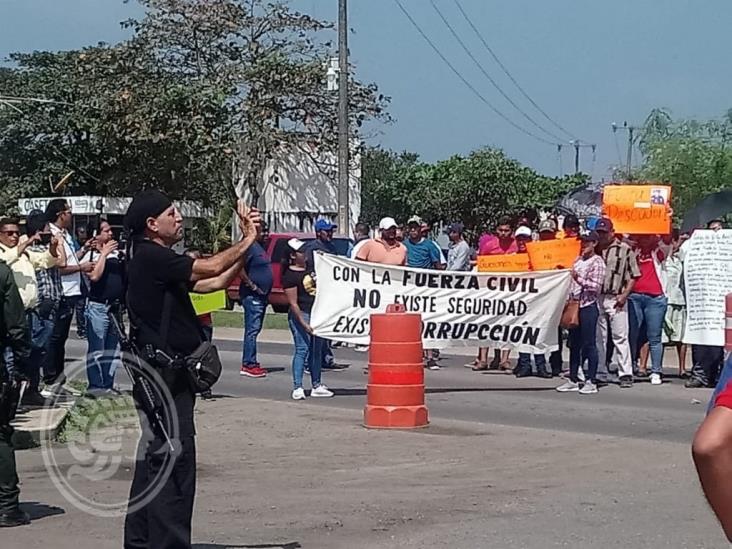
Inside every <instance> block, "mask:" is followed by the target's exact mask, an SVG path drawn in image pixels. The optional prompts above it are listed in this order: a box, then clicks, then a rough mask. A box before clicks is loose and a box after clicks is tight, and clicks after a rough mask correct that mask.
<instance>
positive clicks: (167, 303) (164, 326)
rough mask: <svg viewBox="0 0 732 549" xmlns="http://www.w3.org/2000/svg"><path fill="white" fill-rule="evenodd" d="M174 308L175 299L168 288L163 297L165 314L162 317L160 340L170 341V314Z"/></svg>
mask: <svg viewBox="0 0 732 549" xmlns="http://www.w3.org/2000/svg"><path fill="white" fill-rule="evenodd" d="M172 309H173V301H172V298H171V296H170V292H169V291H168V289H167V288H166V289H165V296H164V297H163V314H162V315H161V317H160V340H161V341H164V342H165V341H168V332H169V331H170V315H171V312H172Z"/></svg>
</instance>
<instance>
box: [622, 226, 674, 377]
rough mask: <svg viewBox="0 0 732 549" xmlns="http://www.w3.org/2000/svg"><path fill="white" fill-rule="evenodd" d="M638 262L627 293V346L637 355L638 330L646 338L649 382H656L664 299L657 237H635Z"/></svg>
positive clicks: (660, 361) (660, 364)
mask: <svg viewBox="0 0 732 549" xmlns="http://www.w3.org/2000/svg"><path fill="white" fill-rule="evenodd" d="M636 254H637V257H638V266H639V267H640V272H641V276H640V278H639V279H637V280H636V281H635V286H633V292H632V293H631V294H630V296H628V303H630V315H629V316H630V346H631V355H632V356H633V357H634V359H635V358H636V357H637V356H638V344H639V342H640V340H641V336H642V335H643V334H642V333H641V330H643V332H644V333H645V335H646V337H647V339H648V346H649V348H650V355H651V384H652V385H660V384H661V383H662V379H661V376H662V374H663V344H662V343H661V330H663V319H664V318H665V316H666V307H667V304H668V300H667V299H666V293H665V285H666V284H665V279H664V273H663V269H662V267H661V264H662V263H663V260H664V259H665V257H664V255H663V252H662V251H661V250H660V248H659V247H658V237H657V236H655V235H641V236H639V237H638V250H637V252H636Z"/></svg>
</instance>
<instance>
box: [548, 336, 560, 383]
mask: <svg viewBox="0 0 732 549" xmlns="http://www.w3.org/2000/svg"><path fill="white" fill-rule="evenodd" d="M558 332H559V333H558V335H557V342H558V343H559V348H558V349H557V350H556V351H554V352H552V354H550V355H549V366H550V367H551V369H552V375H553V376H558V375H559V374H561V373H562V328H559V330H558Z"/></svg>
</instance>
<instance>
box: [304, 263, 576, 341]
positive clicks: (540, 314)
mask: <svg viewBox="0 0 732 549" xmlns="http://www.w3.org/2000/svg"><path fill="white" fill-rule="evenodd" d="M315 272H316V277H317V285H318V290H317V295H316V298H315V304H314V306H313V310H312V314H311V318H310V324H311V326H312V327H313V330H314V332H315V334H316V335H318V336H321V337H324V338H327V339H332V340H336V341H345V342H348V343H355V344H359V345H367V344H368V343H369V333H370V326H369V322H370V318H371V314H373V313H383V312H385V311H386V307H387V305H389V304H391V303H401V304H403V305H404V306H405V307H406V309H407V312H415V313H420V314H421V315H422V339H423V342H424V344H425V346H426V347H427V348H440V347H449V346H464V345H471V346H478V345H483V346H486V347H493V348H506V349H509V348H518V349H520V350H521V351H526V352H532V353H544V352H548V351H553V350H555V349H557V346H558V342H557V327H558V326H559V321H560V319H561V316H562V309H563V307H564V303H565V302H566V300H567V293H568V291H569V283H570V273H569V271H566V270H564V271H541V272H527V273H476V272H449V271H430V270H424V269H409V268H404V267H391V266H384V265H377V264H374V263H366V262H363V261H354V260H350V259H345V258H342V257H336V256H332V255H324V254H316V256H315Z"/></svg>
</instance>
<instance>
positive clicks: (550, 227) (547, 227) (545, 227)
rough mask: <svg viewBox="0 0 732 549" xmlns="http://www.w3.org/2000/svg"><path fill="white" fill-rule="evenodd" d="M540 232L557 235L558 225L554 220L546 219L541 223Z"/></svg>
mask: <svg viewBox="0 0 732 549" xmlns="http://www.w3.org/2000/svg"><path fill="white" fill-rule="evenodd" d="M539 232H540V233H544V232H550V233H555V232H557V224H556V223H555V222H554V220H553V219H545V220H544V221H542V222H541V223H539Z"/></svg>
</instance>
